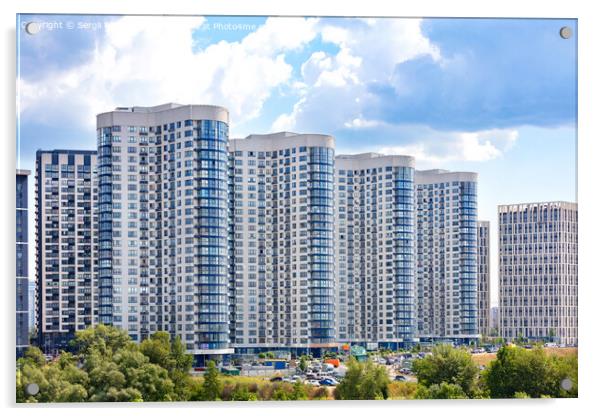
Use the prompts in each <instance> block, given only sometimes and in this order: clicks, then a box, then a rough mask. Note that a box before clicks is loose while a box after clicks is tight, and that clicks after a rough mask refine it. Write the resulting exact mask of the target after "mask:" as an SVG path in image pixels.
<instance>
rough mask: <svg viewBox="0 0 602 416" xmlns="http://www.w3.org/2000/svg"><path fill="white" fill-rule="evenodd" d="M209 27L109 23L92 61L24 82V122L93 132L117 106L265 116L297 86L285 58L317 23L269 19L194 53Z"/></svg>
mask: <svg viewBox="0 0 602 416" xmlns="http://www.w3.org/2000/svg"><path fill="white" fill-rule="evenodd" d="M204 22H205V19H204V18H202V17H170V18H162V17H145V16H127V17H123V18H120V19H118V20H116V21H113V22H107V24H106V25H105V32H104V34H102V35H101V36H100V37H99V38H98V40H97V43H96V47H95V50H94V53H93V54H92V55H91V58H90V59H89V60H88V61H87V62H82V63H80V64H79V65H76V66H73V67H71V68H68V69H65V70H60V71H55V72H51V73H48V74H47V75H46V76H45V77H43V78H41V79H28V78H22V79H20V80H19V83H18V88H19V94H20V101H19V107H20V111H21V116H22V117H23V118H24V120H27V118H28V117H31V118H34V117H35V119H36V121H38V122H42V123H44V122H46V123H54V122H56V121H57V120H61V121H62V122H64V123H70V124H73V125H78V126H86V127H90V126H93V125H94V123H95V115H96V114H97V113H100V112H104V111H109V110H111V109H113V108H114V107H116V106H124V105H156V104H160V103H164V102H181V103H207V104H216V105H223V106H225V107H227V108H228V109H229V110H230V115H231V120H232V122H233V124H235V123H237V122H244V121H246V120H249V119H253V118H255V117H257V116H259V114H260V112H261V109H262V106H263V104H264V102H265V101H266V100H267V99H268V98H269V97H270V94H271V93H272V90H273V89H274V88H276V87H278V86H281V85H284V84H286V83H287V82H289V81H290V78H291V74H292V70H293V68H292V67H291V65H289V64H288V63H287V62H286V61H285V54H286V52H287V51H291V50H296V49H299V48H302V47H303V46H304V45H305V44H306V43H307V42H310V41H311V40H312V39H313V38H314V37H315V36H316V29H315V26H316V24H317V20H316V19H303V18H287V19H277V18H269V19H267V21H266V23H265V24H264V25H262V26H260V27H259V28H258V29H257V30H256V31H255V32H252V33H250V34H249V35H247V36H246V37H245V38H243V39H242V40H241V41H239V42H226V41H220V42H218V43H214V44H212V45H210V46H208V47H207V48H205V49H201V50H197V51H195V50H194V48H193V46H194V44H193V43H194V40H193V31H194V30H195V29H198V28H199V27H201V25H202V24H203V23H204Z"/></svg>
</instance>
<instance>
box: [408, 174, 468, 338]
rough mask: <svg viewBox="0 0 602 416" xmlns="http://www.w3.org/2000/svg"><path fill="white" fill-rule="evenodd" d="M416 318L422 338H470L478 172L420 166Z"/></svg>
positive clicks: (417, 187)
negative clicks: (450, 170) (422, 169)
mask: <svg viewBox="0 0 602 416" xmlns="http://www.w3.org/2000/svg"><path fill="white" fill-rule="evenodd" d="M415 187H416V223H415V224H416V225H415V226H416V270H415V279H416V315H417V316H416V319H417V334H418V336H419V337H420V338H422V339H438V340H450V341H454V342H469V341H470V340H473V339H474V338H477V337H478V322H477V315H478V312H477V261H478V259H477V256H478V251H477V174H476V173H470V172H449V171H446V170H426V171H416V174H415Z"/></svg>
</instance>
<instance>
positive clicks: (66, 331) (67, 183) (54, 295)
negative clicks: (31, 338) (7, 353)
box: [35, 150, 98, 353]
mask: <svg viewBox="0 0 602 416" xmlns="http://www.w3.org/2000/svg"><path fill="white" fill-rule="evenodd" d="M35 175H36V176H35V181H36V182H35V190H36V191H35V195H36V197H35V198H36V201H35V207H36V213H35V215H36V295H35V296H36V308H35V310H36V325H37V329H38V344H39V345H40V346H41V348H42V349H43V350H44V351H45V352H48V353H52V352H56V351H57V350H59V349H65V348H66V347H67V346H68V342H69V341H70V340H71V339H72V338H73V336H74V335H75V331H80V330H83V329H86V328H87V327H88V326H90V325H92V324H94V323H96V321H97V316H96V310H97V293H96V287H97V263H98V258H97V253H98V231H97V225H98V213H97V203H98V183H97V177H96V152H95V151H84V150H82V151H76V150H50V151H45V150H38V151H37V153H36V173H35Z"/></svg>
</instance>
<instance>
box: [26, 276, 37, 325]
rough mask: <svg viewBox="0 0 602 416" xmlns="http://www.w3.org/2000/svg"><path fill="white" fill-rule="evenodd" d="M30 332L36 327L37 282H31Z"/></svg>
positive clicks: (29, 298) (29, 283)
mask: <svg viewBox="0 0 602 416" xmlns="http://www.w3.org/2000/svg"><path fill="white" fill-rule="evenodd" d="M28 285H29V296H28V301H29V325H28V326H29V331H31V330H32V329H33V328H35V326H36V282H35V280H29V282H28Z"/></svg>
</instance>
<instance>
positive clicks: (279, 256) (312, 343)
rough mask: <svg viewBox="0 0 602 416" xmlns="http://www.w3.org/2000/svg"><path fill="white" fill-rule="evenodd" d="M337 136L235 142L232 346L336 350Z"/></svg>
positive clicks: (253, 137) (284, 135)
mask: <svg viewBox="0 0 602 416" xmlns="http://www.w3.org/2000/svg"><path fill="white" fill-rule="evenodd" d="M333 186H334V139H333V138H332V137H330V136H325V135H316V134H296V133H288V132H281V133H274V134H268V135H251V136H248V137H247V138H245V139H234V140H231V141H230V187H231V188H230V193H231V198H230V201H231V207H230V215H231V221H230V226H231V228H230V244H231V249H230V278H231V290H232V291H231V299H232V302H231V303H232V305H231V331H230V337H231V343H232V346H233V347H234V348H235V349H236V351H237V352H240V353H251V352H258V351H260V350H261V349H286V350H288V351H291V352H294V353H305V352H308V351H312V352H316V351H320V350H324V349H328V348H333V347H335V346H336V344H335V339H336V334H335V294H334V281H335V279H334V251H333V250H334V249H333V246H334V243H333V241H334V223H333V217H334V189H333Z"/></svg>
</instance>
